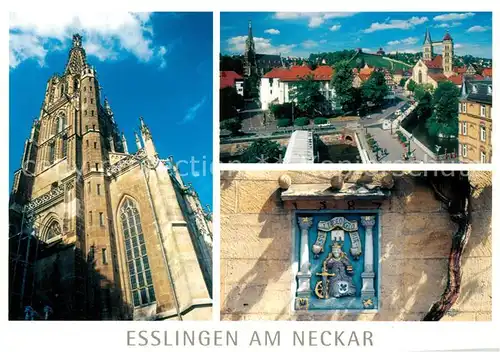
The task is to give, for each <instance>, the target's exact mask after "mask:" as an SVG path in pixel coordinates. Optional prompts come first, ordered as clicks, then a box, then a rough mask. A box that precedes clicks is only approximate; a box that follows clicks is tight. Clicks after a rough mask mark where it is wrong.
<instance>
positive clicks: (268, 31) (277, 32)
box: [264, 28, 280, 34]
mask: <svg viewBox="0 0 500 352" xmlns="http://www.w3.org/2000/svg"><path fill="white" fill-rule="evenodd" d="M264 33H268V34H280V31H279V30H278V29H274V28H269V29H266V30H265V31H264Z"/></svg>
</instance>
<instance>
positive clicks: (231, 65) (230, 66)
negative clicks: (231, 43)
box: [219, 55, 243, 75]
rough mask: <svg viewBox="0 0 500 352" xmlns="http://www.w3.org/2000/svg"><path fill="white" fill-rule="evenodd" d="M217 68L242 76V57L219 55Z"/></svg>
mask: <svg viewBox="0 0 500 352" xmlns="http://www.w3.org/2000/svg"><path fill="white" fill-rule="evenodd" d="M219 68H220V70H221V71H234V72H236V73H238V74H240V75H243V56H241V55H240V56H228V55H220V60H219Z"/></svg>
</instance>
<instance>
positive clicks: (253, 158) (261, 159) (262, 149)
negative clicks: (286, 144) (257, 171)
mask: <svg viewBox="0 0 500 352" xmlns="http://www.w3.org/2000/svg"><path fill="white" fill-rule="evenodd" d="M283 156H284V150H283V148H282V147H281V146H280V144H279V143H278V142H275V141H271V140H268V139H258V140H256V141H255V142H253V143H252V144H251V145H250V146H249V147H248V148H247V149H246V150H245V152H244V153H243V155H242V157H241V160H242V161H243V162H244V163H276V162H278V161H279V160H281V159H282V157H283Z"/></svg>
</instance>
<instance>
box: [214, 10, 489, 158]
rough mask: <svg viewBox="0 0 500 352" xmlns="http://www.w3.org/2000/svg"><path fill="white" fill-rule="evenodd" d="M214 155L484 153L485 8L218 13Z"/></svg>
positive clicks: (486, 98) (486, 109)
mask: <svg viewBox="0 0 500 352" xmlns="http://www.w3.org/2000/svg"><path fill="white" fill-rule="evenodd" d="M220 28H221V29H220V31H221V35H220V161H221V162H222V163H328V162H333V163H491V158H492V146H491V143H492V142H491V133H492V119H491V116H492V82H493V81H492V76H493V72H492V30H491V28H492V14H491V13H490V12H439V13H434V12H432V13H431V12H385V13H384V12H377V13H369V12H361V13H350V12H337V13H326V12H325V13H317V12H315V13H313V12H311V13H294V12H277V13H266V12H256V13H243V12H240V13H234V12H233V13H221V20H220Z"/></svg>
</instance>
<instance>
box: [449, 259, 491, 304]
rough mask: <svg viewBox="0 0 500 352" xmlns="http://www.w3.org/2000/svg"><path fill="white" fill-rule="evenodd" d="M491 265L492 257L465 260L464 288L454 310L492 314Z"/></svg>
mask: <svg viewBox="0 0 500 352" xmlns="http://www.w3.org/2000/svg"><path fill="white" fill-rule="evenodd" d="M491 265H492V263H491V257H483V258H480V257H479V258H464V259H463V262H462V269H463V271H462V287H461V290H460V297H459V298H458V300H457V302H456V303H455V305H454V307H453V308H454V309H457V310H463V311H472V312H474V311H475V312H491V300H492V287H491V282H492V276H491V275H492V274H491Z"/></svg>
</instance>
